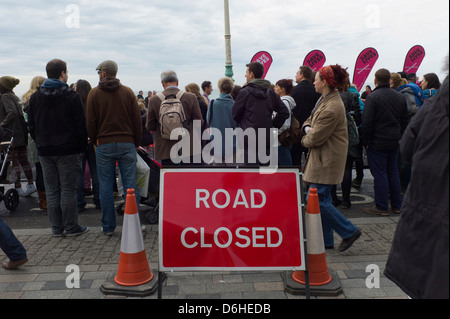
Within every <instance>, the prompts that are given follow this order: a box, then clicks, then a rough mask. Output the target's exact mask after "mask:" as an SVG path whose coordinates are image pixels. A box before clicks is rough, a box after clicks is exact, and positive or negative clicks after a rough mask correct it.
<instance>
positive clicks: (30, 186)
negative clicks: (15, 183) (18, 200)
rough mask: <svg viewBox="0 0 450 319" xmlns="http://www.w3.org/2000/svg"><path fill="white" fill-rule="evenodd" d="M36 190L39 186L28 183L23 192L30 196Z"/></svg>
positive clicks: (24, 194)
mask: <svg viewBox="0 0 450 319" xmlns="http://www.w3.org/2000/svg"><path fill="white" fill-rule="evenodd" d="M36 191H37V188H36V186H34V184H28V185H27V187H26V188H25V191H24V192H23V195H22V196H30V195H31V194H33V193H34V192H36Z"/></svg>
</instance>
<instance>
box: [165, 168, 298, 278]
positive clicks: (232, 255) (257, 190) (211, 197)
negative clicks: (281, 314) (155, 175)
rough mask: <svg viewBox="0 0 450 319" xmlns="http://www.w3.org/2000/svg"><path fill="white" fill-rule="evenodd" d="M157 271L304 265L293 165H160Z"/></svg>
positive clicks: (295, 173)
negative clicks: (264, 168)
mask: <svg viewBox="0 0 450 319" xmlns="http://www.w3.org/2000/svg"><path fill="white" fill-rule="evenodd" d="M161 173H162V174H161V189H162V192H161V198H160V224H159V227H160V232H159V236H160V244H161V245H162V248H161V249H160V263H161V264H160V267H161V269H162V270H177V269H179V270H188V269H189V270H195V269H199V270H213V269H217V268H220V269H228V270H246V269H294V268H295V269H300V268H301V267H303V260H304V258H303V248H302V242H303V241H302V239H301V238H303V233H302V225H301V210H300V205H301V203H300V196H299V195H300V194H299V189H298V185H299V179H298V170H285V171H283V172H277V173H275V174H260V173H259V170H233V169H231V170H230V169H227V170H223V169H222V170H218V169H216V170H204V169H203V170H194V169H180V170H175V169H172V170H163V171H162V172H161Z"/></svg>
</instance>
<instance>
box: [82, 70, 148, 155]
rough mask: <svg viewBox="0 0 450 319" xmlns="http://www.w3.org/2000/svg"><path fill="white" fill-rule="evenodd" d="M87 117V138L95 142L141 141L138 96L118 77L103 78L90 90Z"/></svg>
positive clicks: (137, 145) (136, 144)
mask: <svg viewBox="0 0 450 319" xmlns="http://www.w3.org/2000/svg"><path fill="white" fill-rule="evenodd" d="M86 121H87V122H86V125H87V131H88V135H89V138H90V139H91V140H92V141H93V142H94V143H95V144H96V145H102V144H109V143H131V144H134V145H135V146H136V147H139V145H140V144H141V139H142V120H141V114H140V110H139V107H138V104H137V98H136V96H135V95H134V93H133V91H132V90H131V89H130V88H128V87H126V86H124V85H122V84H121V83H120V80H119V79H116V78H105V79H102V80H101V81H100V82H99V84H98V86H97V87H96V88H93V89H92V90H91V91H90V92H89V95H88V98H87V101H86Z"/></svg>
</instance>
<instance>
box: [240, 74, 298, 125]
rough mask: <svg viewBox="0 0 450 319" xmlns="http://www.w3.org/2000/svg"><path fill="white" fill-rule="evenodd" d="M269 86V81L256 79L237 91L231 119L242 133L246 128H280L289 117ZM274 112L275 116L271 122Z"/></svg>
mask: <svg viewBox="0 0 450 319" xmlns="http://www.w3.org/2000/svg"><path fill="white" fill-rule="evenodd" d="M269 86H270V82H269V81H267V80H263V79H256V80H253V81H250V82H249V83H248V84H247V85H246V86H245V87H243V88H242V89H241V90H240V91H239V95H238V97H237V99H236V102H235V103H234V105H233V118H234V120H235V121H236V123H238V125H239V127H241V128H242V129H243V130H244V131H245V130H246V129H247V128H254V129H258V128H267V129H268V128H272V127H275V128H280V127H282V126H283V124H284V122H285V121H286V119H287V118H288V117H289V112H288V110H287V108H286V106H285V105H284V103H283V102H282V101H281V99H280V97H279V96H278V95H277V94H276V93H275V92H274V91H273V90H271V89H269ZM274 111H275V112H276V113H277V116H275V118H274V119H273V121H272V114H273V112H274Z"/></svg>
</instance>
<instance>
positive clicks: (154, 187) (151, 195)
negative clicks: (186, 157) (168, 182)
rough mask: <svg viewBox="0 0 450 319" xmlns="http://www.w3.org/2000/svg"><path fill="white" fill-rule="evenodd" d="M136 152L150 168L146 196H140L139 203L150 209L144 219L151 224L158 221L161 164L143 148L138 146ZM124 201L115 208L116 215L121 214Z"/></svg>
mask: <svg viewBox="0 0 450 319" xmlns="http://www.w3.org/2000/svg"><path fill="white" fill-rule="evenodd" d="M137 154H138V155H139V156H140V157H141V158H142V159H143V160H144V161H145V163H146V164H147V165H148V167H149V168H150V181H149V183H148V192H147V197H142V196H141V199H140V203H141V204H143V205H146V206H149V207H150V211H149V212H147V213H146V214H145V219H146V220H147V221H148V222H149V223H150V224H152V225H154V224H157V223H158V217H159V178H160V170H161V164H160V163H158V162H157V161H155V160H154V159H152V158H151V156H150V154H149V153H148V152H147V151H146V150H145V149H143V148H139V149H138V151H137ZM124 209H125V203H121V204H119V205H118V206H117V208H116V213H117V214H118V215H123V214H124Z"/></svg>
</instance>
